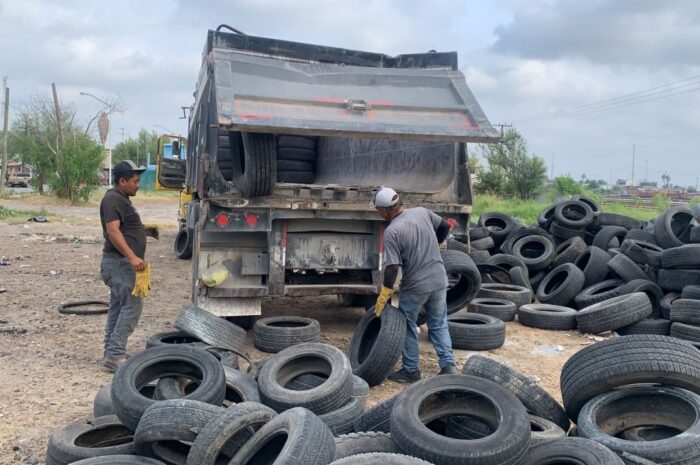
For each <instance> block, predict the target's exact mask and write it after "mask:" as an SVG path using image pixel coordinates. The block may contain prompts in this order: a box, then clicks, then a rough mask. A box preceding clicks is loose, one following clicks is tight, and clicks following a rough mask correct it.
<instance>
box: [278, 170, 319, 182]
mask: <svg viewBox="0 0 700 465" xmlns="http://www.w3.org/2000/svg"><path fill="white" fill-rule="evenodd" d="M315 177H316V176H315V175H314V173H313V172H311V171H278V172H277V182H286V183H290V184H313V183H314V178H315Z"/></svg>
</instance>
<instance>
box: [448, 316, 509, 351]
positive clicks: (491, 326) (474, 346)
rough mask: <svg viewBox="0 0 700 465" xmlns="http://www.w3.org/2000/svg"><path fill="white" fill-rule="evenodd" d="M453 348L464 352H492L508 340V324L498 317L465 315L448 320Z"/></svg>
mask: <svg viewBox="0 0 700 465" xmlns="http://www.w3.org/2000/svg"><path fill="white" fill-rule="evenodd" d="M447 329H448V331H449V333H450V339H452V347H453V348H455V349H462V350H491V349H497V348H499V347H501V346H502V345H503V343H504V342H505V340H506V324H505V323H504V322H503V321H501V320H499V319H498V318H496V317H493V316H489V315H479V314H477V313H464V314H458V315H453V316H451V317H449V318H448V319H447Z"/></svg>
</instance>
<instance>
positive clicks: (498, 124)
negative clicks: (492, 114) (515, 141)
mask: <svg viewBox="0 0 700 465" xmlns="http://www.w3.org/2000/svg"><path fill="white" fill-rule="evenodd" d="M494 126H499V127H500V128H501V139H503V128H512V127H513V124H512V123H496V124H494Z"/></svg>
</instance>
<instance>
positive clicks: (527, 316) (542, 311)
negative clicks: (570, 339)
mask: <svg viewBox="0 0 700 465" xmlns="http://www.w3.org/2000/svg"><path fill="white" fill-rule="evenodd" d="M518 321H519V322H520V324H522V325H525V326H529V327H531V328H539V329H550V330H555V331H566V330H569V329H576V310H574V309H573V308H569V307H562V306H560V305H548V304H527V305H523V306H522V307H520V308H519V309H518Z"/></svg>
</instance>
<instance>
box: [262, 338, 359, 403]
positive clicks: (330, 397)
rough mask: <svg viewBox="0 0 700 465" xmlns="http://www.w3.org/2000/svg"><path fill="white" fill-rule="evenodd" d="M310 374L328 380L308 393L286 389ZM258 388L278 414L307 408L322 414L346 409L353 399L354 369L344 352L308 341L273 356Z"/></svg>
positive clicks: (264, 401)
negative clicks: (298, 379) (295, 379)
mask: <svg viewBox="0 0 700 465" xmlns="http://www.w3.org/2000/svg"><path fill="white" fill-rule="evenodd" d="M307 373H313V374H320V375H323V376H325V377H327V379H326V381H325V382H324V383H323V384H321V385H320V386H318V387H316V388H313V389H308V390H304V391H294V390H292V389H287V388H286V387H285V386H286V385H287V383H288V382H289V381H291V380H292V379H294V378H296V377H298V376H301V375H303V374H307ZM258 388H259V390H260V399H261V400H262V402H263V403H264V404H265V405H267V406H269V407H271V408H273V409H274V410H275V411H277V412H283V411H285V410H288V409H291V408H294V407H305V408H308V409H309V410H311V411H312V412H314V413H315V414H316V415H321V414H323V413H327V412H330V411H332V410H336V409H338V408H340V407H342V406H343V405H345V404H346V403H347V402H348V400H349V399H350V393H351V390H352V368H351V367H350V362H349V360H348V359H347V357H346V356H345V354H343V353H342V352H341V351H340V349H337V348H336V347H333V346H330V345H328V344H319V343H314V342H307V343H304V344H298V345H295V346H292V347H288V348H286V349H284V350H283V351H281V352H279V353H278V354H276V355H274V356H272V357H270V359H269V360H268V361H267V362H266V363H265V365H264V366H263V368H262V370H261V371H260V375H259V376H258Z"/></svg>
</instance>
